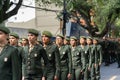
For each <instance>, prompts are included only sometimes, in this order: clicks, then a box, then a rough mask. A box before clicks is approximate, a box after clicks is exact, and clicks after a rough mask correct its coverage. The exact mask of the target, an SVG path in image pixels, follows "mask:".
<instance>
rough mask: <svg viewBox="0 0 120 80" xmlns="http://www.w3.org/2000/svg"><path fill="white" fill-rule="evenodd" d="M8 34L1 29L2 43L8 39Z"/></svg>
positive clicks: (0, 38) (0, 39)
mask: <svg viewBox="0 0 120 80" xmlns="http://www.w3.org/2000/svg"><path fill="white" fill-rule="evenodd" d="M7 38H8V34H5V33H4V32H2V31H0V43H1V42H3V41H5V40H7Z"/></svg>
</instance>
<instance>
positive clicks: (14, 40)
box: [9, 33, 24, 74]
mask: <svg viewBox="0 0 120 80" xmlns="http://www.w3.org/2000/svg"><path fill="white" fill-rule="evenodd" d="M18 40H19V35H18V34H16V33H10V35H9V42H10V45H11V46H14V47H16V48H17V49H18V51H19V53H18V55H19V57H20V63H21V68H22V74H24V73H23V72H24V69H23V67H22V57H23V55H24V49H23V47H21V46H19V45H18Z"/></svg>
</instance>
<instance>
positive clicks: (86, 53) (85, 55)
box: [79, 36, 89, 80]
mask: <svg viewBox="0 0 120 80" xmlns="http://www.w3.org/2000/svg"><path fill="white" fill-rule="evenodd" d="M79 49H80V52H81V58H82V68H83V80H88V63H89V48H87V46H86V37H85V36H81V37H80V45H79Z"/></svg>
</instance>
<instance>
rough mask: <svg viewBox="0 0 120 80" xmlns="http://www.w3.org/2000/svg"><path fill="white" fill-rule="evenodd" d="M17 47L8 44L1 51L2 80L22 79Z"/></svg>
mask: <svg viewBox="0 0 120 80" xmlns="http://www.w3.org/2000/svg"><path fill="white" fill-rule="evenodd" d="M17 53H18V50H17V48H14V47H12V46H10V45H6V46H5V47H4V48H3V50H2V52H1V53H0V80H21V68H20V65H21V64H20V60H19V56H18V54H17Z"/></svg>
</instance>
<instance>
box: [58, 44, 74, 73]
mask: <svg viewBox="0 0 120 80" xmlns="http://www.w3.org/2000/svg"><path fill="white" fill-rule="evenodd" d="M59 52H60V63H61V69H65V70H66V69H68V70H69V73H71V68H72V56H71V50H70V47H69V46H68V45H62V46H61V47H60V48H59Z"/></svg>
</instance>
